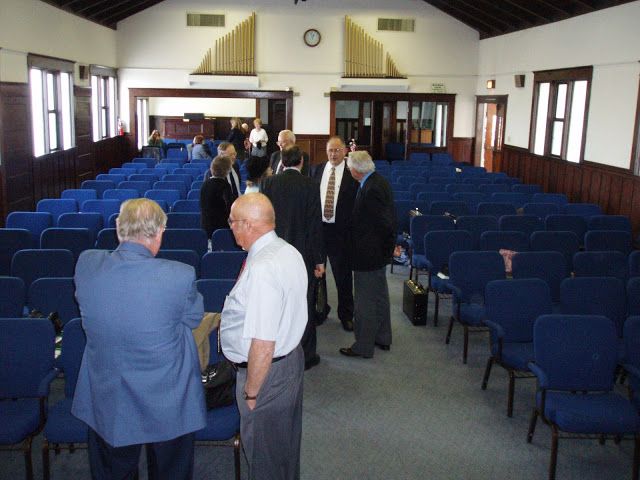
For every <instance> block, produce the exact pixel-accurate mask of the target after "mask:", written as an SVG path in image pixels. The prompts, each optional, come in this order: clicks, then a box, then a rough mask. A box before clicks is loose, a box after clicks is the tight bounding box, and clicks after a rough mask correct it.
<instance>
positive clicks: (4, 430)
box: [0, 398, 40, 445]
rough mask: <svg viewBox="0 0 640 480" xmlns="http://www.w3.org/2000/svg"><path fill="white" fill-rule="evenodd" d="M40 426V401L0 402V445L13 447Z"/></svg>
mask: <svg viewBox="0 0 640 480" xmlns="http://www.w3.org/2000/svg"><path fill="white" fill-rule="evenodd" d="M39 425H40V400H39V399H37V398H19V399H17V400H10V399H8V400H0V444H2V445H13V444H14V443H19V442H21V441H22V440H24V439H25V438H27V437H28V436H29V435H30V434H32V433H34V432H35V431H36V430H37V429H38V426H39Z"/></svg>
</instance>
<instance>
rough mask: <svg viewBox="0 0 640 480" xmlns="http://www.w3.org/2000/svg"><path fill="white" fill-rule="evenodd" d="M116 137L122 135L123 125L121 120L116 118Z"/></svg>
mask: <svg viewBox="0 0 640 480" xmlns="http://www.w3.org/2000/svg"><path fill="white" fill-rule="evenodd" d="M118 135H120V136H123V135H124V123H122V120H120V119H119V118H118Z"/></svg>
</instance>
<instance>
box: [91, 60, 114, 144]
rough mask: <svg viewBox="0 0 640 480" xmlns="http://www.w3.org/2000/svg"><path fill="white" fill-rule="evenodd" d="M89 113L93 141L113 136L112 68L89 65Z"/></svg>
mask: <svg viewBox="0 0 640 480" xmlns="http://www.w3.org/2000/svg"><path fill="white" fill-rule="evenodd" d="M90 72H91V114H92V120H93V141H94V142H97V141H98V140H102V139H104V138H109V137H115V136H116V135H117V134H118V131H117V127H116V117H117V115H116V72H115V70H114V69H113V68H107V67H98V66H96V65H91V68H90Z"/></svg>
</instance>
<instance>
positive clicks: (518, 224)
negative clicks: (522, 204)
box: [498, 215, 544, 237]
mask: <svg viewBox="0 0 640 480" xmlns="http://www.w3.org/2000/svg"><path fill="white" fill-rule="evenodd" d="M498 223H499V225H500V230H507V231H512V232H522V233H524V234H525V235H526V236H527V237H529V236H530V235H531V234H532V233H533V232H536V231H539V230H544V223H542V220H540V217H538V216H537V215H503V216H502V217H500V220H499V221H498Z"/></svg>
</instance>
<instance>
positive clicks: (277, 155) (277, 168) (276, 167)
mask: <svg viewBox="0 0 640 480" xmlns="http://www.w3.org/2000/svg"><path fill="white" fill-rule="evenodd" d="M277 143H278V147H280V150H278V151H277V152H273V153H272V154H271V171H272V172H273V174H274V175H277V174H279V173H282V172H283V171H284V169H285V168H286V167H285V166H284V164H283V163H282V151H283V150H286V149H288V148H291V147H293V146H295V144H296V136H295V134H294V133H293V132H292V131H291V130H281V131H280V133H279V134H278V142H277ZM300 173H302V175H304V176H309V155H308V154H307V153H306V152H302V167H301V168H300Z"/></svg>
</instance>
